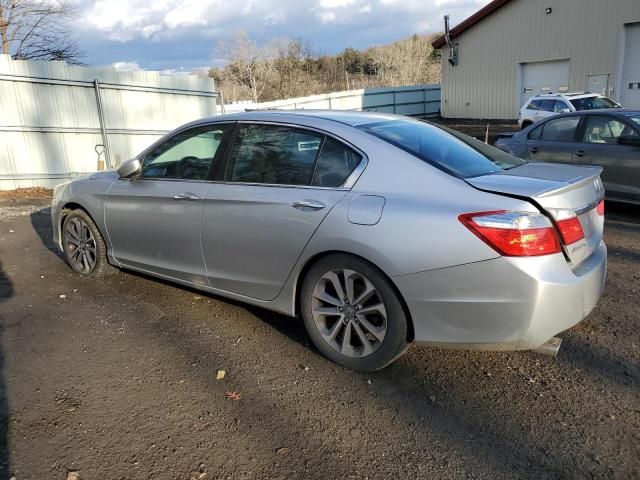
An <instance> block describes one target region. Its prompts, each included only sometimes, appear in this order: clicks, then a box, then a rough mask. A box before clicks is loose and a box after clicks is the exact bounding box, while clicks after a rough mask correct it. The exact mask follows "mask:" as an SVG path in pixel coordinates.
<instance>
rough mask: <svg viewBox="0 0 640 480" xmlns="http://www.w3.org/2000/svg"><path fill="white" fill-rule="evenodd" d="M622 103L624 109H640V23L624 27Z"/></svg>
mask: <svg viewBox="0 0 640 480" xmlns="http://www.w3.org/2000/svg"><path fill="white" fill-rule="evenodd" d="M623 59H624V60H623V62H624V63H623V64H622V85H621V87H622V88H621V90H620V103H621V104H622V106H623V107H630V108H638V107H640V23H632V24H629V25H625V27H624V54H623Z"/></svg>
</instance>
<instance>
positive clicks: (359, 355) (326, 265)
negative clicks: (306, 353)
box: [300, 254, 408, 371]
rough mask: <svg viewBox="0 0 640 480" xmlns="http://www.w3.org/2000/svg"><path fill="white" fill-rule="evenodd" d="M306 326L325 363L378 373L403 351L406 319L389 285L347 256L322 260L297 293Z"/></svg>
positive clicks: (378, 273)
mask: <svg viewBox="0 0 640 480" xmlns="http://www.w3.org/2000/svg"><path fill="white" fill-rule="evenodd" d="M301 295H302V296H301V302H300V303H301V310H302V317H303V320H304V324H305V327H306V329H307V332H308V333H309V336H310V337H311V340H312V341H313V343H314V344H315V346H316V347H317V348H318V350H320V352H321V353H322V354H323V355H325V356H326V357H328V358H329V359H330V360H333V361H334V362H336V363H338V364H340V365H343V366H345V367H348V368H351V369H353V370H360V371H374V370H379V369H381V368H383V367H385V366H387V365H389V364H390V363H392V362H393V361H394V360H395V359H397V358H398V357H399V356H400V355H402V353H404V351H405V350H406V349H407V346H408V343H407V317H406V315H405V312H404V309H403V308H402V304H401V302H400V299H399V298H398V295H397V294H396V292H395V290H394V288H393V285H392V284H391V282H390V281H389V280H388V279H387V277H386V276H385V275H384V274H383V273H382V272H381V271H380V270H378V269H377V268H376V267H374V266H373V265H371V264H369V263H368V262H365V261H364V260H361V259H359V258H357V257H352V256H350V255H344V254H335V255H329V256H327V257H324V258H322V259H321V260H320V261H318V262H317V263H316V264H315V265H313V266H312V267H311V269H310V270H309V272H308V273H307V275H306V277H305V279H304V281H303V285H302V290H301Z"/></svg>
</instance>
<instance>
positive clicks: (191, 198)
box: [173, 192, 200, 200]
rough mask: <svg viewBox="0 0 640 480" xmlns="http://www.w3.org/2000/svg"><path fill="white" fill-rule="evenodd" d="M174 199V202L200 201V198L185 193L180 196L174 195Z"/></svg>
mask: <svg viewBox="0 0 640 480" xmlns="http://www.w3.org/2000/svg"><path fill="white" fill-rule="evenodd" d="M173 199H174V200H200V197H199V196H198V195H195V194H193V193H189V192H185V193H181V194H179V195H174V196H173Z"/></svg>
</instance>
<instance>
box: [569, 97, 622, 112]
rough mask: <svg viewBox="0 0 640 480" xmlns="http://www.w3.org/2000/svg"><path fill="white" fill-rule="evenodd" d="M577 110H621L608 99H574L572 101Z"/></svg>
mask: <svg viewBox="0 0 640 480" xmlns="http://www.w3.org/2000/svg"><path fill="white" fill-rule="evenodd" d="M570 102H571V104H572V105H573V107H574V108H575V109H576V110H599V109H601V108H620V107H619V106H618V105H617V104H616V103H615V102H614V101H613V100H610V99H608V98H607V97H587V98H574V99H573V100H570Z"/></svg>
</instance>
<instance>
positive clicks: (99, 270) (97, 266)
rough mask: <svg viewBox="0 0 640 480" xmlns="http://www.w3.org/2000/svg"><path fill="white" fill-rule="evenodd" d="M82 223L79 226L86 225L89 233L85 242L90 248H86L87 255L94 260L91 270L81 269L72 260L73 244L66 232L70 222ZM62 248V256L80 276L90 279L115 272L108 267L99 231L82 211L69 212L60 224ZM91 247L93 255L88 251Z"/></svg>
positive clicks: (104, 246) (75, 261)
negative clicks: (89, 236) (86, 276)
mask: <svg viewBox="0 0 640 480" xmlns="http://www.w3.org/2000/svg"><path fill="white" fill-rule="evenodd" d="M78 221H79V222H82V223H81V225H86V227H87V228H88V229H89V230H90V232H91V238H90V240H89V241H88V242H86V243H87V244H88V245H90V247H88V248H87V255H88V257H89V258H91V259H92V260H93V259H94V258H95V262H93V265H92V266H91V268H81V266H79V264H78V261H77V259H74V249H75V248H76V247H75V246H74V244H73V238H71V234H70V233H69V232H68V227H69V225H70V224H71V223H72V222H75V224H77V222H78ZM61 236H62V247H63V250H64V256H65V259H66V260H67V263H68V264H69V266H70V267H71V268H72V269H73V271H75V272H76V273H79V274H81V275H88V276H92V277H104V276H107V275H111V274H113V273H115V272H117V269H116V268H114V267H112V266H111V265H109V262H108V260H107V246H106V245H105V243H104V239H103V238H102V235H101V234H100V230H98V227H96V224H95V223H94V221H93V220H92V219H91V217H90V216H89V214H88V213H87V212H85V211H84V210H82V209H75V210H71V211H70V212H69V213H67V214H66V215H65V217H64V221H63V222H62V232H61ZM91 245H92V246H93V250H95V255H93V251H90V250H89V249H91V248H92V247H91Z"/></svg>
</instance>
